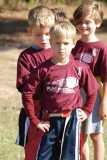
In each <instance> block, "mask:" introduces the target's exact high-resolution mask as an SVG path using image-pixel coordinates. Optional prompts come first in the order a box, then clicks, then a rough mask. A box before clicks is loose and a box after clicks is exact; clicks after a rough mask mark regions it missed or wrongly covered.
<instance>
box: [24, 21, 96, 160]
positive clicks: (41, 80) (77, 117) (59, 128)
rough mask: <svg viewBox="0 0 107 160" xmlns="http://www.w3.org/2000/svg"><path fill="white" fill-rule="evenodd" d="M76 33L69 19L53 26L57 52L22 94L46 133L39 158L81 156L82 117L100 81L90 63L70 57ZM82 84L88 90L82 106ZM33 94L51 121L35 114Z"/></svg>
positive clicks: (35, 123)
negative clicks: (93, 73)
mask: <svg viewBox="0 0 107 160" xmlns="http://www.w3.org/2000/svg"><path fill="white" fill-rule="evenodd" d="M74 37H75V27H74V26H73V25H72V24H71V23H70V22H59V23H56V24H55V25H54V26H53V27H52V28H51V30H50V38H51V40H50V42H51V47H52V49H53V53H54V56H53V58H50V59H49V60H47V61H45V62H44V63H42V64H41V65H39V66H38V67H37V68H35V69H34V71H33V73H32V74H31V76H30V78H29V80H28V81H27V83H26V85H25V88H24V91H23V94H22V98H23V104H24V107H25V111H26V114H27V116H28V118H29V120H30V122H31V123H32V124H33V126H35V127H37V128H38V129H39V130H41V131H42V132H43V133H44V135H43V137H42V140H41V143H40V146H39V150H38V153H37V156H36V159H37V160H58V159H60V160H64V159H67V160H69V159H73V160H79V159H80V155H79V153H80V151H79V148H80V147H79V138H80V121H81V122H82V121H84V120H85V119H86V118H87V117H88V116H89V115H90V113H91V112H92V110H93V104H94V102H95V98H96V93H97V89H98V84H97V82H96V80H95V78H94V76H93V75H92V73H91V71H90V69H89V68H88V67H87V66H85V65H83V64H81V63H79V62H76V61H75V60H74V58H73V57H70V54H71V50H72V48H73V46H74V41H75V40H74ZM80 87H84V89H85V91H86V94H87V102H86V105H85V107H84V108H83V109H81V106H82V98H81V96H80ZM32 97H35V99H36V100H38V99H40V105H41V106H42V107H43V108H44V109H45V110H47V111H48V113H47V112H46V115H48V116H49V121H40V120H39V119H38V117H37V116H36V115H35V111H34V104H33V98H32Z"/></svg>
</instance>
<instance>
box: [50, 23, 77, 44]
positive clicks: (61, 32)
mask: <svg viewBox="0 0 107 160" xmlns="http://www.w3.org/2000/svg"><path fill="white" fill-rule="evenodd" d="M75 34H76V29H75V27H74V26H73V25H72V24H71V23H70V22H65V21H62V22H57V23H56V24H55V25H54V26H53V27H51V29H50V38H51V40H53V39H58V38H64V37H67V38H71V40H72V41H73V42H75Z"/></svg>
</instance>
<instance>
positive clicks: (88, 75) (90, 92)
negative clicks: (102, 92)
mask: <svg viewBox="0 0 107 160" xmlns="http://www.w3.org/2000/svg"><path fill="white" fill-rule="evenodd" d="M80 87H83V88H84V91H85V93H86V103H85V105H84V107H83V108H82V111H83V112H84V113H85V114H86V115H87V117H89V115H90V114H91V113H92V111H93V106H94V103H95V100H96V97H97V91H98V88H99V85H98V83H97V81H96V79H95V77H94V76H93V74H92V72H91V70H90V68H89V67H87V66H84V67H83V68H82V74H81V79H80ZM83 119H84V118H83Z"/></svg>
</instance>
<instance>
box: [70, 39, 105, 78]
mask: <svg viewBox="0 0 107 160" xmlns="http://www.w3.org/2000/svg"><path fill="white" fill-rule="evenodd" d="M72 54H73V56H74V58H75V59H76V60H79V61H80V62H81V63H84V64H86V65H88V66H89V67H90V69H91V70H92V72H93V74H94V76H100V77H101V80H104V79H106V78H107V46H106V45H104V43H102V42H101V41H97V42H89V43H85V42H82V41H81V40H78V41H77V43H76V46H75V48H74V49H73V50H72Z"/></svg>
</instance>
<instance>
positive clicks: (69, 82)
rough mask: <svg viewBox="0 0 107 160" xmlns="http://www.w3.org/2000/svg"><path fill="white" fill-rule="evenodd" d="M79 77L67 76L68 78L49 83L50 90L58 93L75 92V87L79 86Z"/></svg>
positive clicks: (48, 89) (48, 88)
mask: <svg viewBox="0 0 107 160" xmlns="http://www.w3.org/2000/svg"><path fill="white" fill-rule="evenodd" d="M78 83H79V82H78V79H76V78H75V77H67V78H66V79H63V78H62V79H60V80H57V81H53V82H48V83H47V91H48V92H56V93H74V89H73V88H75V87H76V86H78Z"/></svg>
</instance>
